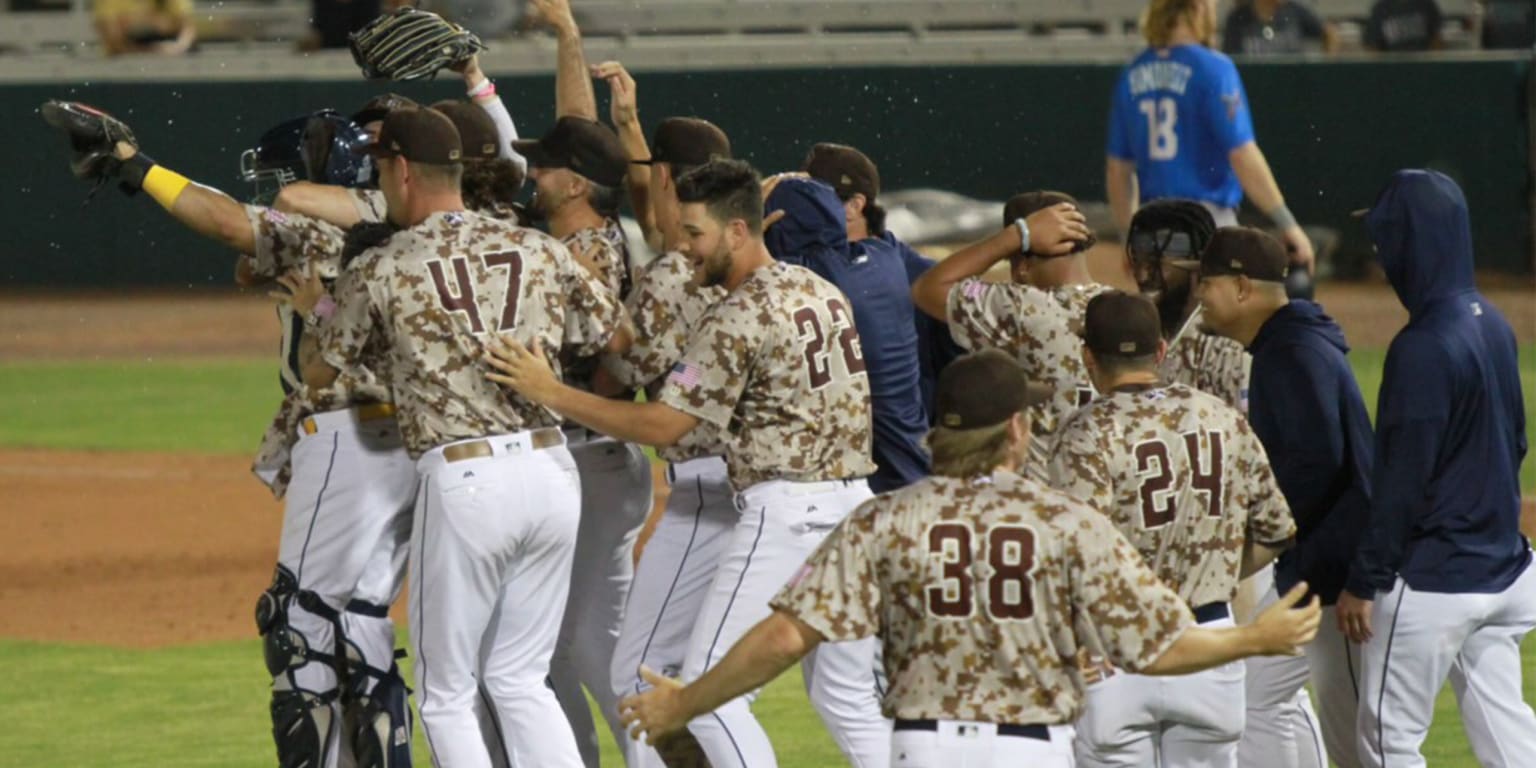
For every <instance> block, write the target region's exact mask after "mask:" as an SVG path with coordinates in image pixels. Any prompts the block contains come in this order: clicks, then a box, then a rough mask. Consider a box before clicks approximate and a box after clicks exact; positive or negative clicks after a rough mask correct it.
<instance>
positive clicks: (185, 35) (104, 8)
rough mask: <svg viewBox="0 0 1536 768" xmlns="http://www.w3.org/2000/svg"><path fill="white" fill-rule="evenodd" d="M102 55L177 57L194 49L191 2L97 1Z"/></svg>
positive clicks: (162, 0)
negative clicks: (138, 54)
mask: <svg viewBox="0 0 1536 768" xmlns="http://www.w3.org/2000/svg"><path fill="white" fill-rule="evenodd" d="M93 15H94V16H95V18H96V32H97V34H98V35H100V36H101V48H102V52H103V53H105V54H106V55H108V56H117V55H119V54H123V53H156V54H161V55H167V56H175V55H179V54H183V53H186V52H187V51H190V50H192V46H193V44H195V43H196V42H197V30H196V29H194V28H193V26H192V0H95V8H94V11H93Z"/></svg>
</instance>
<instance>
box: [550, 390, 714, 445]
mask: <svg viewBox="0 0 1536 768" xmlns="http://www.w3.org/2000/svg"><path fill="white" fill-rule="evenodd" d="M544 405H546V406H548V407H549V408H550V410H553V411H554V412H555V413H558V414H560V415H561V416H563V417H565V418H567V419H570V420H571V421H574V422H576V423H578V424H581V425H582V426H584V427H587V428H588V429H591V430H594V431H596V432H600V433H602V434H605V435H608V436H609V437H612V438H615V439H617V440H622V441H624V442H629V443H640V444H641V445H651V446H656V447H661V448H664V447H667V446H669V445H673V444H674V443H676V442H677V441H678V440H679V439H680V438H682V436H683V435H685V434H687V433H688V430H689V429H692V427H693V425H694V424H697V423H698V422H697V421H696V420H693V419H692V417H688V416H683V414H681V413H680V412H678V411H677V410H675V409H673V408H671V407H670V406H667V405H663V404H661V403H650V402H647V403H636V402H630V401H627V400H610V399H608V398H606V397H602V396H599V395H595V394H593V393H591V392H583V391H582V390H579V389H577V388H575V387H571V386H566V385H564V384H561V385H559V386H557V387H556V388H555V392H554V394H553V395H551V396H550V397H549V398H548V399H547V400H546V401H545V402H544ZM679 416H682V417H683V418H682V419H679V418H678V417H679ZM685 420H686V422H685Z"/></svg>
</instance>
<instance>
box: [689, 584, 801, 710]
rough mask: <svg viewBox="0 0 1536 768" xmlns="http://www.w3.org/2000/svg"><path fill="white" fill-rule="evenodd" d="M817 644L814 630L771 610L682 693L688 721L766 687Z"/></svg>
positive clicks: (786, 615)
mask: <svg viewBox="0 0 1536 768" xmlns="http://www.w3.org/2000/svg"><path fill="white" fill-rule="evenodd" d="M820 642H821V636H820V635H818V634H816V632H815V631H814V630H812V629H810V628H809V627H807V626H805V625H804V624H801V623H800V622H797V621H795V620H794V619H793V618H790V616H789V615H788V614H785V613H783V612H781V611H774V612H773V613H771V614H769V615H768V618H766V619H763V620H762V621H760V622H758V623H757V626H755V627H753V628H752V629H751V630H749V631H748V632H747V634H746V635H744V636H742V638H741V639H740V640H738V641H737V642H736V644H735V645H733V646H731V650H730V651H729V652H727V653H726V654H725V658H723V659H721V660H720V663H719V664H716V665H715V666H714V667H711V668H710V670H709V671H708V672H705V673H704V675H703V676H702V677H700V678H699V679H697V680H694V681H693V682H692V683H689V684H688V686H687V687H686V688H684V689H683V690H682V692H681V693H680V694H679V695H680V696H681V698H682V702H683V706H684V709H685V711H686V712H687V713H688V716H689V719H692V718H694V717H698V716H699V715H703V714H706V713H709V712H713V711H714V710H716V709H718V708H719V707H720V706H721V705H722V704H725V703H726V702H728V701H730V700H731V699H734V698H736V697H737V696H741V695H742V694H745V693H747V692H748V691H753V690H756V689H758V688H760V687H762V686H764V685H767V684H768V683H769V682H770V681H772V680H773V679H774V678H775V677H778V676H779V675H780V674H781V673H783V671H784V670H786V669H788V668H789V667H790V665H792V664H794V663H795V662H797V661H799V660H800V659H801V658H802V657H803V656H805V655H806V654H807V653H810V652H811V650H812V649H814V648H815V647H816V645H817V644H818V643H820Z"/></svg>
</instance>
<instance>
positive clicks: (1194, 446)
mask: <svg viewBox="0 0 1536 768" xmlns="http://www.w3.org/2000/svg"><path fill="white" fill-rule="evenodd" d="M1050 475H1051V486H1052V487H1053V488H1056V489H1058V490H1060V491H1063V492H1065V493H1067V494H1068V495H1070V496H1074V497H1076V498H1078V499H1082V500H1083V501H1086V502H1088V503H1089V505H1090V506H1093V507H1095V508H1097V509H1098V510H1100V511H1101V512H1102V513H1103V514H1105V515H1108V516H1109V518H1110V519H1111V520H1112V521H1114V524H1115V527H1117V528H1119V529H1120V532H1121V533H1122V534H1124V535H1125V537H1126V538H1127V539H1129V540H1130V542H1131V544H1133V545H1134V546H1135V547H1136V549H1137V551H1139V552H1140V553H1141V556H1142V558H1143V559H1145V560H1146V562H1147V564H1148V565H1150V566H1151V567H1152V570H1153V571H1155V572H1156V573H1157V575H1158V577H1159V578H1161V579H1162V580H1163V582H1164V583H1166V584H1167V585H1168V586H1170V587H1172V588H1173V589H1174V590H1175V591H1176V592H1178V593H1179V596H1180V597H1182V598H1184V599H1185V600H1186V601H1187V602H1188V603H1189V604H1190V605H1191V606H1200V605H1204V604H1206V603H1215V602H1227V601H1230V600H1231V599H1232V596H1233V595H1234V594H1235V593H1236V591H1237V582H1238V575H1239V569H1240V567H1241V565H1242V553H1243V544H1244V542H1245V541H1247V540H1252V541H1254V542H1257V543H1259V544H1266V545H1276V544H1280V543H1282V542H1284V541H1285V540H1286V539H1288V538H1290V537H1291V536H1292V535H1293V534H1294V533H1295V532H1296V524H1295V521H1294V520H1292V518H1291V509H1290V507H1289V506H1288V505H1287V504H1286V501H1285V497H1284V496H1283V495H1281V493H1280V488H1279V486H1278V485H1277V484H1276V482H1275V474H1274V472H1273V471H1272V470H1271V469H1270V466H1269V458H1268V456H1267V454H1265V452H1264V446H1263V445H1261V444H1260V443H1259V440H1258V438H1257V437H1256V436H1254V434H1253V430H1252V428H1250V427H1249V426H1248V422H1247V420H1246V419H1244V418H1243V416H1242V415H1241V414H1240V413H1238V412H1237V410H1236V409H1234V408H1232V407H1231V406H1228V405H1227V404H1226V403H1223V402H1221V401H1220V400H1218V399H1216V398H1215V397H1213V396H1211V395H1207V394H1205V393H1204V392H1201V391H1199V390H1195V389H1190V388H1189V387H1186V386H1184V385H1183V384H1172V385H1168V386H1139V387H1126V388H1121V389H1117V390H1115V391H1114V392H1111V393H1109V394H1108V395H1105V396H1101V397H1100V398H1099V399H1097V400H1095V401H1093V402H1092V403H1090V404H1089V405H1088V406H1086V407H1084V408H1083V409H1082V410H1080V411H1078V412H1077V413H1076V414H1074V415H1073V416H1072V418H1071V419H1069V420H1068V421H1067V423H1066V424H1065V425H1063V426H1062V429H1061V432H1060V433H1059V434H1058V435H1057V442H1056V451H1055V453H1054V454H1053V455H1052V457H1051V463H1050Z"/></svg>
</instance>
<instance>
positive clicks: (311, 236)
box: [245, 205, 346, 280]
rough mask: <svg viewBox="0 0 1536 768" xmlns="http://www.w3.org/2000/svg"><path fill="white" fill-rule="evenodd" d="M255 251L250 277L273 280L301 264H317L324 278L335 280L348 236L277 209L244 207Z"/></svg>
mask: <svg viewBox="0 0 1536 768" xmlns="http://www.w3.org/2000/svg"><path fill="white" fill-rule="evenodd" d="M245 218H246V220H247V221H249V222H250V224H251V234H252V235H253V236H254V237H255V241H256V247H255V250H254V251H253V252H252V253H251V254H250V255H249V256H247V257H246V258H247V260H248V263H249V264H250V267H251V273H252V274H254V275H256V276H257V277H261V278H265V279H268V280H270V279H273V278H276V277H277V276H279V275H281V274H283V273H284V272H287V271H288V270H290V269H293V268H294V267H297V266H299V265H301V264H306V263H310V262H314V263H316V264H317V265H318V267H319V273H320V276H321V277H326V278H330V277H335V276H336V270H337V267H338V265H339V264H340V263H341V248H342V245H343V243H344V241H345V239H346V233H345V232H344V231H342V229H341V228H340V227H337V226H335V225H332V224H328V223H326V222H323V221H320V220H319V219H314V218H310V217H308V216H304V215H302V214H298V213H284V212H282V211H279V210H277V209H276V208H264V207H262V206H257V205H247V206H245Z"/></svg>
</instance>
